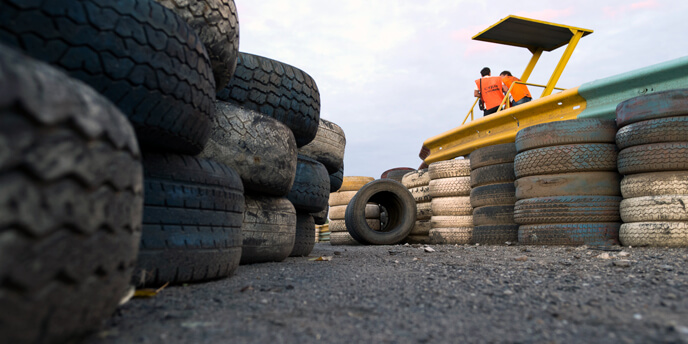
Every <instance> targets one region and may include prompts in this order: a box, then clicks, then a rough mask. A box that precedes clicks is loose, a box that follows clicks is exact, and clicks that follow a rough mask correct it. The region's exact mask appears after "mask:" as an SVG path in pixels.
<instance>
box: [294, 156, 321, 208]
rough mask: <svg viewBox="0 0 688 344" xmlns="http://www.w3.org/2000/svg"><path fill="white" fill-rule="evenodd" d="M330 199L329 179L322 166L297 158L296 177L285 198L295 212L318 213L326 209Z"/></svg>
mask: <svg viewBox="0 0 688 344" xmlns="http://www.w3.org/2000/svg"><path fill="white" fill-rule="evenodd" d="M329 197H330V177H329V176H328V174H327V169H326V168H325V166H323V164H321V163H319V162H317V161H315V160H313V159H311V158H307V157H305V156H303V155H299V156H298V163H297V165H296V177H295V179H294V185H293V186H292V188H291V190H290V191H289V194H287V198H288V199H289V201H291V203H293V204H294V207H295V208H296V209H297V210H303V211H306V212H319V211H322V210H323V209H325V208H327V202H328V200H329Z"/></svg>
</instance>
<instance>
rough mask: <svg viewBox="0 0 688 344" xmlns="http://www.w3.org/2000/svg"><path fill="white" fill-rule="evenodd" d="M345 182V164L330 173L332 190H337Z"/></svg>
mask: <svg viewBox="0 0 688 344" xmlns="http://www.w3.org/2000/svg"><path fill="white" fill-rule="evenodd" d="M342 182H344V166H342V168H340V169H339V171H337V172H335V173H330V192H331V193H332V192H337V191H339V189H340V188H341V187H342Z"/></svg>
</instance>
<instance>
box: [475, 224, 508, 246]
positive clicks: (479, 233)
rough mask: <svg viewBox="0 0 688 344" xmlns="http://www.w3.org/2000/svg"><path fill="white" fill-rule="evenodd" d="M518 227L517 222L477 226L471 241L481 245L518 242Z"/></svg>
mask: <svg viewBox="0 0 688 344" xmlns="http://www.w3.org/2000/svg"><path fill="white" fill-rule="evenodd" d="M518 228H519V226H518V225H516V224H511V225H509V224H502V225H485V226H475V227H473V239H472V241H471V243H472V244H480V245H504V244H505V243H506V242H510V243H516V242H518Z"/></svg>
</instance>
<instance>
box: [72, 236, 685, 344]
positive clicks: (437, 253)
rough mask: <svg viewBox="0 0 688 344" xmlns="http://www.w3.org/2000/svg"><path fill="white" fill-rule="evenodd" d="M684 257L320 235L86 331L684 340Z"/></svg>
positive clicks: (179, 338)
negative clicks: (282, 256)
mask: <svg viewBox="0 0 688 344" xmlns="http://www.w3.org/2000/svg"><path fill="white" fill-rule="evenodd" d="M318 257H324V259H325V260H313V259H314V258H318ZM327 259H331V260H327ZM687 265H688V249H668V248H622V247H612V248H610V249H607V250H601V249H598V248H594V247H542V246H469V245H466V246H452V245H430V246H419V245H414V246H408V245H407V246H402V245H395V246H331V245H330V244H328V243H318V244H316V246H315V248H314V250H313V252H312V253H311V255H310V256H309V257H305V258H287V260H285V261H284V262H280V263H264V264H254V265H243V266H240V267H239V268H238V270H237V271H236V273H235V274H234V275H233V276H231V277H230V278H227V279H223V280H218V281H212V282H207V283H199V284H189V285H182V286H169V287H166V288H165V289H163V290H161V291H160V292H159V293H158V294H157V295H155V296H153V297H150V298H135V299H132V300H130V301H129V302H127V303H126V304H124V305H123V306H121V307H120V308H119V309H118V310H117V312H116V314H114V315H113V316H112V318H110V319H109V320H108V321H107V323H106V324H105V325H104V326H103V328H102V329H101V330H100V331H99V332H97V333H95V334H93V335H91V336H90V337H88V338H86V339H85V341H84V342H85V343H89V344H95V343H167V344H173V343H269V344H276V343H373V342H374V343H688V275H687V272H688V268H687V267H686V266H687Z"/></svg>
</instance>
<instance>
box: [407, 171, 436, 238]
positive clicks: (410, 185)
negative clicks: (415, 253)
mask: <svg viewBox="0 0 688 344" xmlns="http://www.w3.org/2000/svg"><path fill="white" fill-rule="evenodd" d="M401 184H403V185H404V186H405V187H406V188H407V189H408V190H409V192H411V195H413V199H414V200H415V201H416V222H415V224H414V226H413V229H411V233H409V236H408V237H406V242H407V243H409V244H428V243H430V228H431V227H432V224H431V222H430V218H432V202H431V201H432V198H431V197H430V173H428V169H423V170H416V171H412V172H408V173H406V174H405V175H404V176H403V177H402V179H401Z"/></svg>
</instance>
